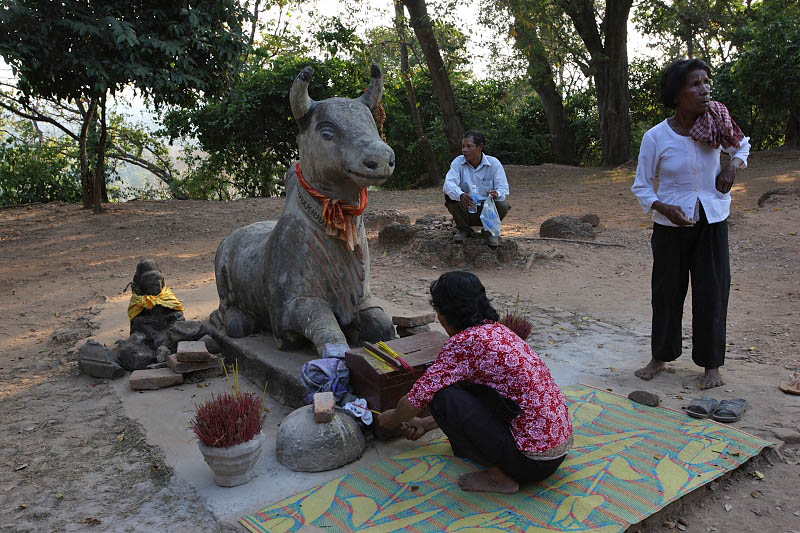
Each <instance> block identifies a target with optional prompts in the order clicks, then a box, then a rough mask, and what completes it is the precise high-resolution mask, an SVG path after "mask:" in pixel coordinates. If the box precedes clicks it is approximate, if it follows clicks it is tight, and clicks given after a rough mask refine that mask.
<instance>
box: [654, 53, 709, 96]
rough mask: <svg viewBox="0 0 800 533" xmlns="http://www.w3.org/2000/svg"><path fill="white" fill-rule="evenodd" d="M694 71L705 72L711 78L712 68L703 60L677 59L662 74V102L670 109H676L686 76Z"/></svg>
mask: <svg viewBox="0 0 800 533" xmlns="http://www.w3.org/2000/svg"><path fill="white" fill-rule="evenodd" d="M694 70H705V71H706V74H708V75H709V76H711V68H710V67H709V66H708V65H707V64H706V62H705V61H703V60H702V59H696V58H693V59H676V60H675V61H673V62H672V63H670V64H669V66H668V67H667V68H665V69H664V72H662V73H661V101H662V102H663V103H664V105H665V106H666V107H668V108H670V109H674V108H675V99H676V98H677V97H678V95H679V94H680V92H681V89H683V84H684V83H685V82H686V75H687V74H689V73H690V72H692V71H694Z"/></svg>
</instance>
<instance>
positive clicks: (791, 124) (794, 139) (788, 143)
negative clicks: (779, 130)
mask: <svg viewBox="0 0 800 533" xmlns="http://www.w3.org/2000/svg"><path fill="white" fill-rule="evenodd" d="M783 147H784V148H800V113H795V112H790V113H789V118H788V119H787V120H786V129H784V136H783Z"/></svg>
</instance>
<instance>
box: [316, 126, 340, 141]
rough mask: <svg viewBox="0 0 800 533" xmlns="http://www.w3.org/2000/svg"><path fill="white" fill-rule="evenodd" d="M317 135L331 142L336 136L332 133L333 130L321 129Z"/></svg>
mask: <svg viewBox="0 0 800 533" xmlns="http://www.w3.org/2000/svg"><path fill="white" fill-rule="evenodd" d="M319 134H320V135H321V136H322V138H323V139H326V140H331V139H333V137H334V136H335V135H336V132H335V131H333V128H322V129H321V130H319Z"/></svg>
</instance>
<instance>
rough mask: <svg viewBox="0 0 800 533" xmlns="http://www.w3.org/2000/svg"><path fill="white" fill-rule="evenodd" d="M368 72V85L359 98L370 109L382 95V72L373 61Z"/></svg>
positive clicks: (378, 101) (375, 105)
mask: <svg viewBox="0 0 800 533" xmlns="http://www.w3.org/2000/svg"><path fill="white" fill-rule="evenodd" d="M369 74H370V80H369V87H367V90H366V91H364V94H362V95H361V97H360V100H361V102H362V103H363V104H364V105H365V106H367V107H368V108H369V110H370V111H372V110H373V109H375V108H376V107H377V106H378V104H379V103H380V101H381V97H382V96H383V73H382V72H381V68H380V67H379V66H378V65H377V64H375V63H373V64H372V67H371V68H370V73H369Z"/></svg>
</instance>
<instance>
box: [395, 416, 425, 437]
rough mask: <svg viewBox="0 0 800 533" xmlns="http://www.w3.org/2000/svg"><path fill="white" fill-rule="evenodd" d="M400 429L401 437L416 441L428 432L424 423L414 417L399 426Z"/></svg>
mask: <svg viewBox="0 0 800 533" xmlns="http://www.w3.org/2000/svg"><path fill="white" fill-rule="evenodd" d="M400 429H401V430H402V431H403V436H404V437H405V438H407V439H408V440H417V439H418V438H420V437H421V436H423V435H424V434H425V433H427V432H428V430H427V429H426V428H425V423H424V422H423V421H422V419H420V418H417V417H416V416H415V417H414V418H412V419H411V420H409V421H408V422H403V423H402V424H400Z"/></svg>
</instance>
